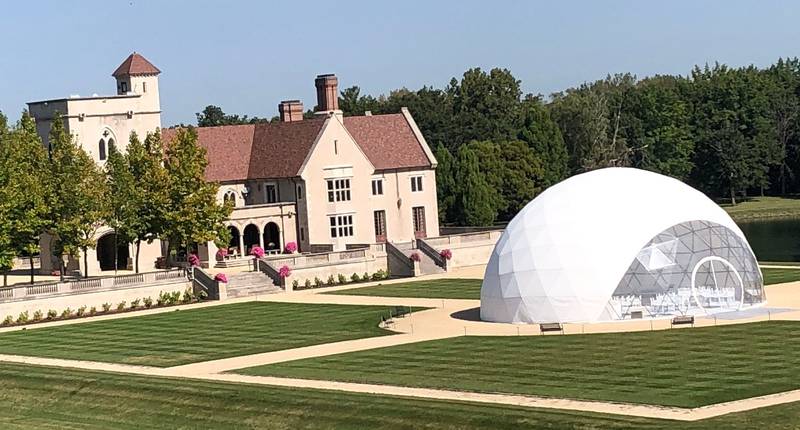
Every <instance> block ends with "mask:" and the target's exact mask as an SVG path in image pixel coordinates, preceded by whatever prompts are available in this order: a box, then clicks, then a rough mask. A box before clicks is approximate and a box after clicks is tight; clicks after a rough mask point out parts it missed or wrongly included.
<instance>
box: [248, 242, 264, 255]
mask: <svg viewBox="0 0 800 430" xmlns="http://www.w3.org/2000/svg"><path fill="white" fill-rule="evenodd" d="M250 255H252V256H253V257H256V258H261V257H263V256H264V248H262V247H260V246H258V245H256V246H254V247H252V248H250Z"/></svg>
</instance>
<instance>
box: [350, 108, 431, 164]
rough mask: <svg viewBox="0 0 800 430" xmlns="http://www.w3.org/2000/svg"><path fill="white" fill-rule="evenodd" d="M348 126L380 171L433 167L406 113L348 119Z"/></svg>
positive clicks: (351, 117) (351, 133)
mask: <svg viewBox="0 0 800 430" xmlns="http://www.w3.org/2000/svg"><path fill="white" fill-rule="evenodd" d="M344 126H345V128H347V131H348V132H350V135H352V136H353V139H355V140H356V143H358V146H360V147H361V149H362V150H363V151H364V153H365V154H366V155H367V158H369V161H370V162H372V165H373V166H375V169H376V170H382V169H403V168H410V167H429V166H430V165H431V162H430V160H429V159H428V157H427V156H426V155H425V151H424V150H423V149H422V144H421V143H420V142H419V141H418V140H417V137H416V136H415V135H414V131H413V130H411V126H410V125H409V124H408V121H406V118H405V117H404V116H403V114H401V113H398V114H388V115H372V116H348V117H346V118H345V119H344Z"/></svg>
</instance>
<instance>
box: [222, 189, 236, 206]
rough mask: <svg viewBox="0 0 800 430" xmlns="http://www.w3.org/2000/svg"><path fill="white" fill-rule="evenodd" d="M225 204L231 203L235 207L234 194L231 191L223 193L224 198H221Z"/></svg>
mask: <svg viewBox="0 0 800 430" xmlns="http://www.w3.org/2000/svg"><path fill="white" fill-rule="evenodd" d="M223 200H224V201H225V203H228V202H231V203H233V206H236V193H235V192H233V190H228V191H226V192H225V197H223Z"/></svg>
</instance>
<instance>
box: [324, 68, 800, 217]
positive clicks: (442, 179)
mask: <svg viewBox="0 0 800 430" xmlns="http://www.w3.org/2000/svg"><path fill="white" fill-rule="evenodd" d="M520 84H521V82H520V81H519V80H518V79H516V78H515V77H514V76H513V74H512V73H511V71H509V70H507V69H499V68H495V69H492V70H490V71H488V72H487V71H484V70H481V69H479V68H474V69H470V70H467V71H466V72H465V73H464V74H463V76H462V77H461V79H455V78H453V79H451V80H450V82H449V83H448V84H447V85H446V86H444V88H434V87H428V86H425V87H422V88H421V89H419V90H416V91H413V90H408V89H405V88H402V89H398V90H395V91H391V92H389V94H388V95H381V96H378V97H373V96H371V95H363V94H361V92H360V89H359V88H358V87H357V86H354V87H350V88H346V89H344V90H343V91H342V92H341V97H340V99H339V106H340V107H341V109H342V110H343V111H344V114H345V115H363V114H364V112H365V111H371V112H373V113H376V114H377V113H393V112H398V111H399V110H400V107H402V106H406V107H408V108H409V110H410V111H411V112H412V114H413V115H414V119H415V120H416V122H417V124H418V125H419V127H420V129H421V130H422V132H423V134H424V136H425V138H426V139H427V141H428V143H429V144H430V145H431V146H432V147H433V148H435V154H436V157H437V158H438V160H439V167H438V168H437V172H436V174H437V181H438V184H437V185H438V194H439V210H440V216H441V219H442V220H443V221H444V222H447V223H456V224H461V225H489V224H492V223H494V222H496V221H505V220H509V219H510V218H511V217H513V216H514V214H516V212H517V211H519V209H521V208H522V207H523V206H524V205H525V204H526V203H527V202H528V201H530V199H531V198H533V197H534V196H535V195H536V194H538V193H539V192H541V191H543V190H544V189H546V188H547V187H549V186H551V185H553V184H555V183H556V182H558V181H561V180H563V179H565V178H567V177H569V176H571V175H574V174H578V173H581V172H586V171H589V170H593V169H597V168H603V167H612V166H631V167H637V168H642V169H647V170H651V171H655V172H658V173H662V174H665V175H669V176H672V177H675V178H677V179H680V180H682V181H685V182H687V183H689V184H690V185H692V186H694V187H696V188H698V189H700V190H702V191H703V192H705V193H706V194H707V195H709V196H711V197H715V198H726V199H730V201H731V202H732V203H733V204H736V202H737V200H739V199H741V198H746V197H747V196H748V195H753V194H758V195H764V194H771V195H786V194H792V193H797V192H798V191H800V177H798V173H800V156H798V155H799V154H798V152H800V62H799V61H798V60H797V59H796V58H793V59H779V60H778V61H777V62H776V63H775V64H772V65H771V66H769V67H766V68H756V67H754V66H748V67H740V68H733V67H728V66H726V65H723V64H714V65H713V66H708V65H707V66H705V67H702V68H701V67H695V68H694V69H693V70H692V71H691V73H689V74H688V75H687V76H679V75H656V76H652V77H646V78H643V79H639V78H637V77H636V76H634V75H631V74H616V75H613V76H612V75H609V76H607V77H606V78H605V79H601V80H597V81H594V82H587V83H584V84H582V85H580V86H577V87H574V88H569V89H566V90H564V91H560V92H557V93H555V94H552V95H550V96H549V97H547V98H545V97H543V96H541V95H533V94H526V95H523V93H522V90H521V85H520Z"/></svg>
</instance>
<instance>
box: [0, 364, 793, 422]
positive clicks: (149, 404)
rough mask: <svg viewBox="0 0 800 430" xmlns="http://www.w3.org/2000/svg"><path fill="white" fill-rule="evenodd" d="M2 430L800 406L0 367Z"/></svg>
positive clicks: (498, 418) (788, 417)
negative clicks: (395, 390) (569, 408)
mask: <svg viewBox="0 0 800 430" xmlns="http://www.w3.org/2000/svg"><path fill="white" fill-rule="evenodd" d="M0 380H2V381H3V389H2V390H0V404H2V405H3V407H2V408H0V428H3V429H4V430H6V429H8V430H17V429H30V428H48V429H55V428H80V429H98V430H100V429H102V430H106V429H111V428H113V429H143V428H148V429H170V430H171V429H195V428H213V429H239V428H258V429H355V428H358V429H373V428H374V429H382V430H393V429H412V428H413V429H416V428H429V429H445V430H449V429H453V430H454V429H462V430H463V429H498V430H503V429H513V430H519V429H528V428H537V429H538V428H548V429H578V428H580V429H590V428H591V429H598V428H602V429H665V428H681V429H690V430H703V429H709V430H710V429H721V428H724V429H726V430H743V429H753V428H770V429H774V428H786V429H790V428H793V426H794V423H797V422H800V404H788V405H782V406H775V407H771V408H765V409H760V410H756V411H752V412H747V413H738V414H731V415H726V416H722V417H719V418H715V419H710V420H705V421H698V422H691V423H683V422H681V423H677V422H674V421H664V420H654V419H645V418H634V417H624V416H610V415H599V414H584V413H575V412H566V411H555V410H541V409H524V408H518V407H506V406H492V405H480V404H470V403H459V402H442V401H433V400H416V399H404V398H390V397H385V396H370V395H361V394H349V393H340V392H329V391H317V390H300V389H288V388H276V387H267V386H255V385H245V384H227V383H213V382H205V381H197V380H177V379H167V378H155V377H144V376H129V375H120V374H113V373H99V372H89V371H82V370H73V369H57V368H50V367H38V366H24V365H15V364H3V363H0Z"/></svg>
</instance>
